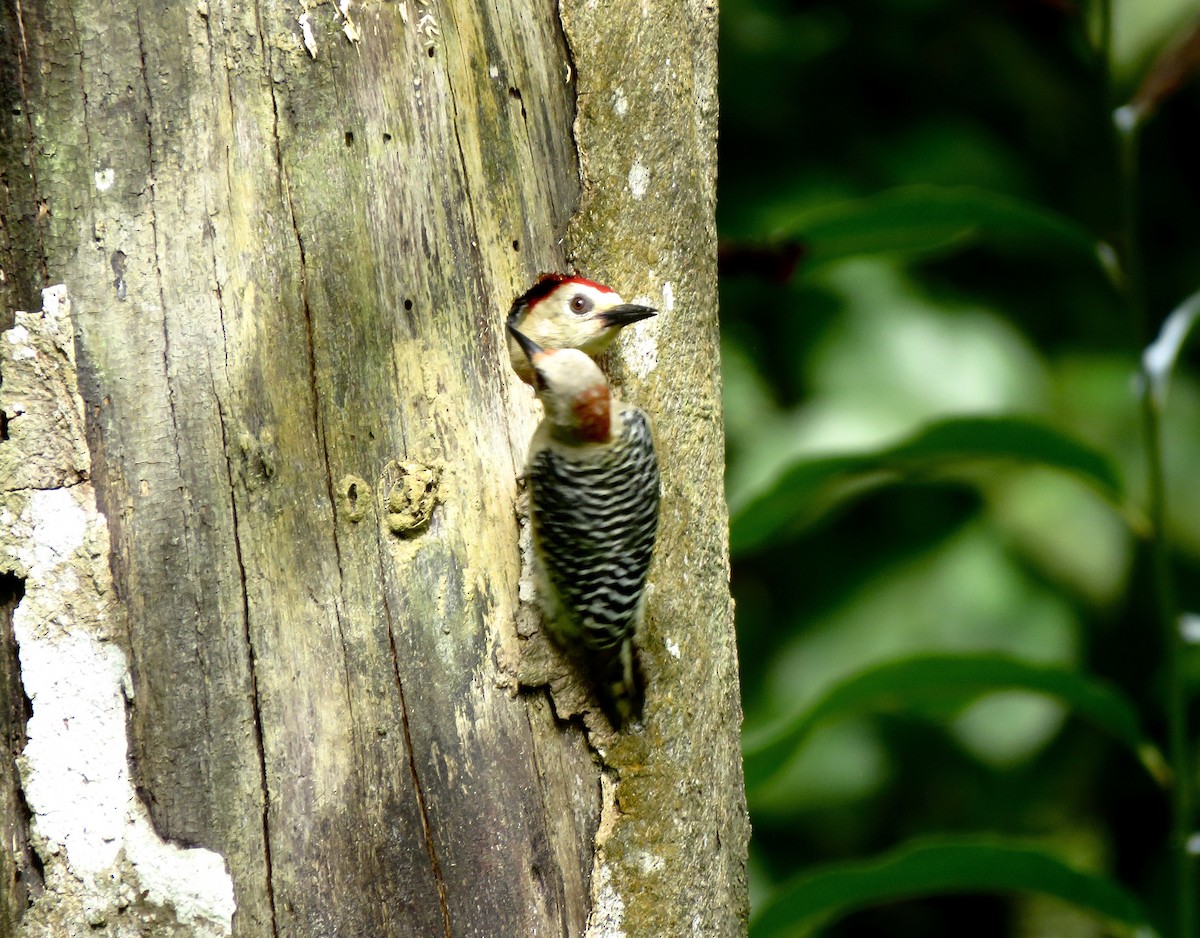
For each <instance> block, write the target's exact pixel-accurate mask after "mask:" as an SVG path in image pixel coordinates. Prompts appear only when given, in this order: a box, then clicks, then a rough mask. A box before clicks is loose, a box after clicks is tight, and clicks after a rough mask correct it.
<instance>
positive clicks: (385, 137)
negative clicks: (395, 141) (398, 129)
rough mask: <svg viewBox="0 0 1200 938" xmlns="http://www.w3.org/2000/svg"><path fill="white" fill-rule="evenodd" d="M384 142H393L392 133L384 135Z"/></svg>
mask: <svg viewBox="0 0 1200 938" xmlns="http://www.w3.org/2000/svg"><path fill="white" fill-rule="evenodd" d="M383 142H384V143H391V142H392V135H391V134H388V133H385V134H384V135H383Z"/></svg>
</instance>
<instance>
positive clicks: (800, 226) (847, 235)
mask: <svg viewBox="0 0 1200 938" xmlns="http://www.w3.org/2000/svg"><path fill="white" fill-rule="evenodd" d="M778 234H779V235H781V236H783V237H793V238H800V239H801V240H802V242H803V243H804V246H805V249H806V254H805V264H806V266H807V267H808V268H812V267H815V266H819V265H822V264H828V263H830V262H832V261H837V260H842V259H844V258H847V257H855V256H858V255H863V254H888V253H926V252H930V251H940V250H944V249H946V248H947V247H950V246H953V245H955V244H958V243H962V242H965V241H968V240H973V239H976V238H979V237H981V236H993V237H995V236H999V237H1009V238H1020V239H1022V240H1027V239H1030V238H1034V239H1038V240H1040V241H1042V242H1051V243H1056V244H1060V245H1062V246H1064V247H1066V248H1069V249H1071V250H1075V251H1080V252H1083V253H1085V254H1088V255H1090V256H1097V250H1098V247H1099V244H1098V241H1097V239H1096V238H1095V237H1094V236H1093V235H1092V234H1091V233H1090V232H1088V231H1087V230H1086V229H1085V228H1083V227H1082V226H1080V225H1078V224H1076V223H1075V222H1074V221H1072V220H1070V219H1069V218H1066V217H1065V216H1062V215H1058V214H1057V213H1055V212H1051V211H1049V210H1047V209H1044V208H1040V207H1039V206H1036V205H1033V204H1031V203H1028V202H1024V201H1022V200H1021V199H1017V198H1014V197H1012V196H1007V195H1001V194H999V193H996V192H988V191H987V190H984V189H975V188H972V187H969V186H932V185H914V186H901V187H899V188H895V189H889V190H887V191H885V192H881V193H879V194H878V195H873V196H869V197H867V198H865V199H853V200H850V201H846V202H838V203H834V204H831V205H823V206H821V207H820V208H817V209H812V210H809V211H806V212H802V213H800V214H798V215H795V216H793V217H791V218H787V219H784V220H783V222H782V224H781V225H780V227H779V230H778Z"/></svg>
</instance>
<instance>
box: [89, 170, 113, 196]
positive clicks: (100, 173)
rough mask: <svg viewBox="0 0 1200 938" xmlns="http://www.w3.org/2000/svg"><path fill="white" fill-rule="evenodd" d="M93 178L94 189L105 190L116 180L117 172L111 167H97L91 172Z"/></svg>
mask: <svg viewBox="0 0 1200 938" xmlns="http://www.w3.org/2000/svg"><path fill="white" fill-rule="evenodd" d="M93 178H94V179H95V180H96V189H97V191H99V192H107V191H108V190H109V189H111V188H112V185H113V183H114V182H116V179H117V174H116V173H114V172H113V169H112V167H111V166H110V167H108V168H107V169H98V170H96V172H95V173H93Z"/></svg>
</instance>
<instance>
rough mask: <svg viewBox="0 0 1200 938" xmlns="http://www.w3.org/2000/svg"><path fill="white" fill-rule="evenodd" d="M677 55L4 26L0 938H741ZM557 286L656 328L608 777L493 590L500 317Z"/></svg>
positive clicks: (288, 25) (698, 12) (195, 18)
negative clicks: (621, 700)
mask: <svg viewBox="0 0 1200 938" xmlns="http://www.w3.org/2000/svg"><path fill="white" fill-rule="evenodd" d="M715 17H716V13H715V8H714V7H713V6H711V5H707V4H704V3H701V2H695V0H692V2H685V3H678V2H676V0H639V2H636V3H635V2H632V0H621V2H615V3H604V4H596V3H595V2H594V0H563V2H562V3H561V5H560V7H558V8H556V6H555V4H554V3H553V2H552V0H501V2H499V3H496V4H479V3H471V2H466V0H401V2H399V3H396V2H390V0H388V2H382V0H380V2H375V0H372V2H366V3H361V2H360V3H349V2H346V3H342V4H340V5H339V4H335V3H313V2H311V0H310V2H309V3H307V4H306V3H305V2H304V0H296V2H287V3H285V2H279V0H262V2H259V3H257V4H251V5H238V4H230V3H227V2H225V0H191V2H185V3H163V4H155V5H150V4H145V3H141V4H134V3H129V2H126V0H100V2H95V3H81V2H74V3H72V2H71V0H34V2H30V0H5V3H4V6H3V8H2V11H0V96H2V98H3V100H2V101H0V104H2V105H3V110H2V114H3V125H2V128H0V174H2V176H0V182H2V183H3V185H0V299H2V300H3V310H4V314H5V321H4V322H3V323H0V326H2V327H3V328H7V329H8V331H7V332H5V333H4V336H3V340H2V341H0V351H2V357H0V367H2V368H3V372H2V379H3V384H2V385H0V405H2V407H3V413H4V423H3V424H2V425H0V430H2V431H3V432H2V433H0V436H2V437H3V440H0V489H2V491H0V694H3V696H4V702H5V707H4V710H3V713H2V714H0V733H3V738H4V740H5V742H6V743H7V744H8V747H9V749H10V751H11V752H12V753H13V755H14V757H17V758H15V759H14V760H13V761H9V760H0V833H2V834H3V836H4V842H5V844H7V845H10V846H11V847H12V849H9V850H6V851H5V852H4V853H3V854H2V855H0V934H10V933H11V934H17V935H29V936H33V935H39V936H42V935H44V936H55V938H57V936H61V935H71V934H77V933H78V934H84V933H86V934H91V935H105V934H108V935H154V936H160V935H176V934H178V935H189V936H191V935H226V934H231V933H232V934H236V935H244V936H268V935H278V936H289V938H291V936H309V935H312V936H317V935H348V936H351V935H352V936H359V935H364V936H393V935H412V936H419V938H426V936H433V935H443V934H444V935H447V936H449V935H454V936H467V935H479V936H525V935H537V936H541V935H546V936H550V935H555V936H558V935H572V936H575V935H589V936H595V938H599V936H616V935H630V936H646V938H659V936H667V935H682V934H695V935H703V936H724V935H737V934H739V933H741V932H742V931H743V930H744V925H745V914H746V884H745V870H744V865H745V849H746V839H747V836H748V825H747V820H746V814H745V806H744V800H743V795H742V787H741V769H740V760H739V750H738V727H739V721H740V708H739V702H738V688H737V672H736V662H735V649H734V643H733V632H732V608H731V603H730V599H729V593H728V587H727V556H726V516H725V509H724V501H723V498H722V467H723V438H722V430H721V418H720V401H719V379H718V349H717V330H716V289H715V286H716V285H715V232H714V227H713V208H714V175H715V173H714V167H715V147H714V134H715V117H716V99H715V81H716V75H715V34H716V19H715ZM572 265H574V266H577V267H578V268H579V269H580V270H581V271H582V272H584V273H586V274H587V275H589V276H592V277H595V278H598V279H602V280H605V281H607V282H609V283H611V284H613V285H614V286H615V287H616V288H617V289H619V290H620V291H621V292H623V293H624V295H625V296H626V297H627V298H631V297H634V296H636V297H638V298H639V299H642V300H643V301H648V302H650V303H651V304H652V305H654V306H657V307H658V308H659V309H660V310H662V312H661V314H660V316H659V317H658V318H657V319H656V320H654V321H652V322H651V323H647V324H643V325H641V326H639V327H637V334H636V335H634V336H629V337H626V338H625V339H624V340H623V343H622V346H621V348H619V349H618V351H617V353H616V355H615V356H614V358H613V361H612V362H611V369H612V373H613V375H614V378H615V379H616V380H617V381H618V386H619V389H620V390H619V393H621V394H622V395H623V396H625V397H626V398H627V399H630V400H633V401H635V402H636V403H638V404H640V405H642V406H643V407H645V408H646V409H647V410H648V411H649V412H650V413H651V415H652V417H653V418H654V420H655V424H656V434H657V439H658V446H659V450H660V458H661V461H662V464H663V469H664V479H663V483H664V489H663V523H662V531H661V535H660V543H659V549H658V553H657V557H656V561H655V565H654V567H653V569H652V572H651V586H652V590H651V593H650V597H649V616H648V622H647V628H646V634H645V635H644V637H643V640H642V646H643V660H644V667H645V671H646V675H647V679H648V695H647V707H646V724H645V727H644V728H643V729H641V730H640V731H638V732H627V733H623V734H620V735H614V734H612V733H611V732H609V731H608V730H607V729H606V728H605V725H604V724H603V721H602V720H599V719H597V718H594V717H593V715H592V714H590V713H583V714H582V716H581V717H580V718H571V717H572V711H573V710H574V709H575V708H574V707H573V706H572V705H571V704H570V702H569V698H570V693H569V683H570V682H569V680H568V679H567V677H566V676H565V672H564V671H563V670H562V668H563V665H562V662H561V661H559V660H558V659H557V658H556V657H555V656H554V655H553V654H552V653H550V652H548V650H547V646H546V645H545V642H544V640H542V639H541V638H540V637H539V636H538V635H537V634H535V630H534V629H533V628H531V627H530V625H529V623H530V622H531V621H533V620H532V619H531V616H530V613H529V611H528V608H526V607H523V606H522V602H521V599H520V598H519V589H518V584H519V583H520V582H521V579H522V557H521V552H520V549H519V547H518V532H519V529H520V524H519V519H518V517H517V512H516V511H515V507H514V506H515V504H516V501H517V492H518V489H517V482H516V476H517V473H518V471H519V469H520V467H521V461H522V459H523V453H524V450H525V446H526V444H527V441H528V438H529V435H530V433H531V431H532V428H533V426H534V423H535V420H536V415H537V405H536V404H535V402H534V401H533V399H532V396H531V394H530V393H529V392H528V390H527V389H526V388H525V387H524V386H523V385H521V384H520V383H519V382H517V381H516V379H515V378H514V377H513V376H512V375H511V373H510V371H509V368H508V365H507V359H506V357H505V351H504V343H503V341H502V321H503V313H504V311H505V309H506V307H507V304H508V301H509V300H510V299H511V297H512V296H513V295H514V294H515V293H517V292H519V291H520V290H521V289H523V287H524V286H525V285H526V284H527V283H528V282H529V281H531V280H532V279H533V277H534V275H535V274H536V273H537V272H539V271H541V270H552V269H563V268H565V267H568V266H572ZM47 288H49V289H47ZM43 290H45V292H44V293H43ZM17 310H25V311H26V312H23V313H21V312H15V311H17ZM10 327H11V328H10ZM536 684H544V685H547V686H541V687H538V686H531V685H536Z"/></svg>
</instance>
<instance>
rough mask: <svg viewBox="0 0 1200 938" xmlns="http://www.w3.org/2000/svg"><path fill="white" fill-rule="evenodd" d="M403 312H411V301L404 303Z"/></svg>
mask: <svg viewBox="0 0 1200 938" xmlns="http://www.w3.org/2000/svg"><path fill="white" fill-rule="evenodd" d="M404 310H405V312H412V300H405V301H404Z"/></svg>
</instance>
